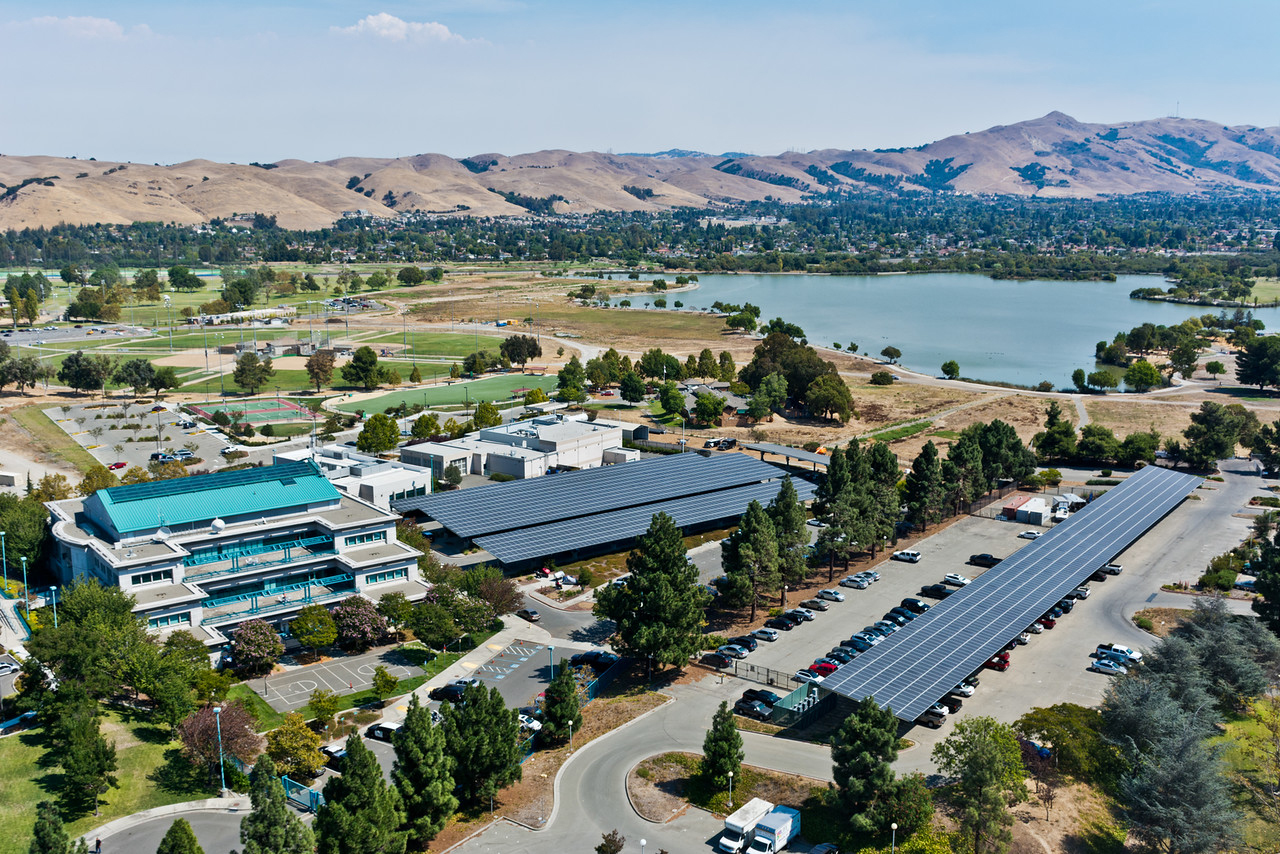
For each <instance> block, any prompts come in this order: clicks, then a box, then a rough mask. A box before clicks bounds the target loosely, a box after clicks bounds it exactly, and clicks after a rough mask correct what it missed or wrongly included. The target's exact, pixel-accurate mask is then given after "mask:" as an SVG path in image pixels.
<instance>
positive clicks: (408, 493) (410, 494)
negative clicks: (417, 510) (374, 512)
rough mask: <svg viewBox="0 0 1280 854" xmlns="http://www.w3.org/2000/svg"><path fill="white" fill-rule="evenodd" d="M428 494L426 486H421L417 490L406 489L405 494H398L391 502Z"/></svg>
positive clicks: (393, 496) (392, 497)
mask: <svg viewBox="0 0 1280 854" xmlns="http://www.w3.org/2000/svg"><path fill="white" fill-rule="evenodd" d="M426 494H427V488H426V487H425V486H419V487H417V488H416V489H406V490H405V491H404V492H397V493H395V494H393V495H392V496H391V500H392V501H395V500H397V499H399V498H418V497H419V496H422V495H426Z"/></svg>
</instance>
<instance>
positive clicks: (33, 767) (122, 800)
mask: <svg viewBox="0 0 1280 854" xmlns="http://www.w3.org/2000/svg"><path fill="white" fill-rule="evenodd" d="M102 729H103V734H104V735H105V736H106V737H107V740H108V741H115V743H116V762H117V763H118V765H119V768H118V769H117V771H116V779H117V780H118V782H119V784H120V785H119V788H116V789H111V790H110V791H108V792H107V794H105V795H104V796H103V798H102V804H101V815H98V816H94V815H93V813H92V811H90V812H89V814H88V815H84V816H81V817H80V818H77V819H75V820H74V821H71V822H69V823H68V829H69V831H70V832H71V834H72V836H73V837H74V836H77V835H79V834H82V833H87V832H89V831H91V830H92V829H93V828H95V827H101V826H102V825H103V824H106V823H107V822H109V821H111V820H113V819H117V818H121V817H123V816H126V815H131V814H133V813H135V812H139V811H141V810H148V809H152V808H154V807H159V806H164V805H166V804H175V803H181V802H183V801H191V800H196V799H199V798H207V797H212V796H213V795H215V794H216V792H215V791H214V790H213V789H212V788H209V787H208V785H207V783H206V777H205V776H204V775H193V774H192V773H191V771H190V768H189V767H188V766H187V763H186V761H185V760H183V759H182V758H181V755H180V753H179V744H178V743H177V742H176V741H171V740H170V738H169V734H168V732H167V731H165V730H162V729H160V728H158V727H155V726H152V725H151V723H150V722H149V721H148V720H146V719H145V718H143V717H141V716H137V715H134V714H132V713H127V712H121V711H118V710H115V709H109V710H107V712H106V715H105V716H104V718H103V721H102ZM45 752H46V750H45V746H44V733H43V732H42V731H41V730H39V729H34V730H29V731H27V732H25V733H22V734H20V735H15V736H12V737H9V738H4V739H0V793H3V797H0V854H26V851H27V848H28V846H29V845H30V843H31V828H32V824H33V821H34V817H35V804H36V803H37V802H39V801H43V800H56V798H57V788H58V786H59V784H60V783H61V779H62V774H61V771H59V770H58V769H57V768H56V767H45V766H42V764H41V762H42V760H43V759H44V757H45Z"/></svg>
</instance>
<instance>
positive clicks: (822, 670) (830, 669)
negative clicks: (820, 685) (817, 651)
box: [809, 659, 840, 676]
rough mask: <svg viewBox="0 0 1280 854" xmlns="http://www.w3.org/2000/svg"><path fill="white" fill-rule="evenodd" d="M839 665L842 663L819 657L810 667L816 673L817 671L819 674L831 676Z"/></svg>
mask: <svg viewBox="0 0 1280 854" xmlns="http://www.w3.org/2000/svg"><path fill="white" fill-rule="evenodd" d="M839 667H840V665H839V664H837V663H836V662H834V661H824V660H823V659H818V660H817V661H815V662H814V663H813V664H810V665H809V669H810V670H812V671H813V672H814V673H817V674H818V675H819V676H830V675H831V674H832V673H835V672H836V670H837V669H839Z"/></svg>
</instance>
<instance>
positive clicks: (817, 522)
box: [805, 516, 827, 528]
mask: <svg viewBox="0 0 1280 854" xmlns="http://www.w3.org/2000/svg"><path fill="white" fill-rule="evenodd" d="M805 524H806V525H808V526H809V527H810V528H825V527H827V523H826V522H824V521H822V520H821V519H819V518H818V517H817V516H814V517H813V518H812V519H810V520H808V521H807V522H805Z"/></svg>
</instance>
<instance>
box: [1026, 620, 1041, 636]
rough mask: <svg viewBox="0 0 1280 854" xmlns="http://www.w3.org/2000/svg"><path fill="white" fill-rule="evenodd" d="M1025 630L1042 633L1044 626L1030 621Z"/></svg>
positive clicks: (1034, 633)
mask: <svg viewBox="0 0 1280 854" xmlns="http://www.w3.org/2000/svg"><path fill="white" fill-rule="evenodd" d="M1027 631H1029V632H1030V633H1031V634H1033V635H1038V634H1043V633H1044V626H1042V625H1040V624H1039V623H1032V624H1031V625H1029V626H1027Z"/></svg>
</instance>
